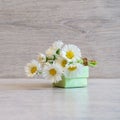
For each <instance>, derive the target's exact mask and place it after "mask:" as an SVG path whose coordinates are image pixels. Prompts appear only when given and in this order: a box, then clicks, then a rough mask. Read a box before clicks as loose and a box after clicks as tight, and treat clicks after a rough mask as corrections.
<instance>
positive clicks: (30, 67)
mask: <svg viewBox="0 0 120 120" xmlns="http://www.w3.org/2000/svg"><path fill="white" fill-rule="evenodd" d="M40 70H41V65H40V63H38V62H37V61H36V60H32V61H31V63H28V64H27V65H26V66H25V72H26V74H27V76H28V77H33V76H35V75H36V74H37V73H38V72H39V71H40Z"/></svg>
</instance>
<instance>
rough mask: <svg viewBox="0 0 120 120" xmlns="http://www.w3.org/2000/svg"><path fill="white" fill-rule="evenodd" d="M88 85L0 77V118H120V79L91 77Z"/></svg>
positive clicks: (89, 119)
mask: <svg viewBox="0 0 120 120" xmlns="http://www.w3.org/2000/svg"><path fill="white" fill-rule="evenodd" d="M88 82H89V85H88V87H86V88H74V89H63V88H52V86H51V84H50V81H47V80H37V79H35V80H30V79H29V80H27V79H0V120H27V119H28V120H48V119H49V120H120V104H119V103H120V89H119V86H120V79H89V80H88Z"/></svg>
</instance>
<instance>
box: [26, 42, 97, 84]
mask: <svg viewBox="0 0 120 120" xmlns="http://www.w3.org/2000/svg"><path fill="white" fill-rule="evenodd" d="M95 65H96V61H95V60H88V59H87V58H82V57H81V50H80V49H79V48H78V47H77V46H76V45H73V44H68V45H66V44H64V43H63V42H62V41H55V42H54V43H53V44H52V46H51V47H49V48H48V49H47V50H46V54H43V53H40V54H39V55H38V59H37V60H32V61H31V62H30V63H28V64H27V65H26V66H25V72H26V74H27V76H29V77H34V76H35V75H41V76H43V77H44V78H46V79H50V80H52V82H53V83H56V82H58V81H60V80H62V77H63V76H64V77H66V78H71V77H79V75H80V73H82V68H83V67H84V66H92V67H94V66H95Z"/></svg>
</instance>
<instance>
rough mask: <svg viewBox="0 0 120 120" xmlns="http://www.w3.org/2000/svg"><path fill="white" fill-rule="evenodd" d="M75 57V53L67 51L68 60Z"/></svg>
mask: <svg viewBox="0 0 120 120" xmlns="http://www.w3.org/2000/svg"><path fill="white" fill-rule="evenodd" d="M74 56H75V55H74V52H73V51H71V50H70V51H67V53H66V57H67V58H69V59H72V58H73V57H74Z"/></svg>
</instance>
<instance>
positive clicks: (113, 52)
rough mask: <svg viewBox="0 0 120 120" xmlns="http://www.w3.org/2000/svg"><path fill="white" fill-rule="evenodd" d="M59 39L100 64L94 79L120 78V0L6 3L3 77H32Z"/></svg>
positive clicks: (0, 50)
mask: <svg viewBox="0 0 120 120" xmlns="http://www.w3.org/2000/svg"><path fill="white" fill-rule="evenodd" d="M55 40H63V42H65V43H73V44H76V45H78V46H79V47H80V48H81V50H82V54H83V56H87V57H88V58H90V59H96V60H97V61H98V62H99V64H98V66H97V67H96V68H91V69H90V70H91V71H90V77H92V78H93V77H94V78H95V77H97V78H118V77H120V67H119V65H120V0H0V78H18V77H22V78H26V76H25V74H24V65H26V63H27V62H29V61H30V60H31V59H33V58H36V56H37V54H38V52H44V50H45V49H47V47H48V46H49V45H50V44H51V43H52V42H53V41H55Z"/></svg>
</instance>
